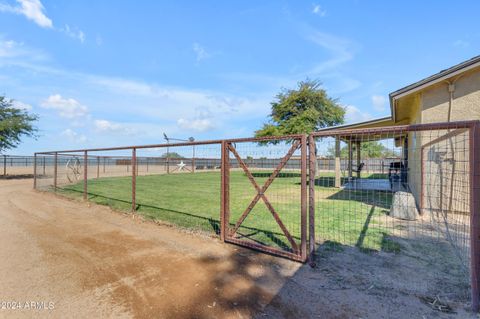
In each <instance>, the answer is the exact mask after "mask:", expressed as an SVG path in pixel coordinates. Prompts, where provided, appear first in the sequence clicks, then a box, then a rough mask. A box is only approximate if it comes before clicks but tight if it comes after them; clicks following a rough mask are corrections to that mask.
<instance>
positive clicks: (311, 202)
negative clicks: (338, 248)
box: [308, 135, 317, 267]
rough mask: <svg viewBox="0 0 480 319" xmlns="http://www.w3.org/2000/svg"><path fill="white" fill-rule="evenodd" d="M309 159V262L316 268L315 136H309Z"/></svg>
mask: <svg viewBox="0 0 480 319" xmlns="http://www.w3.org/2000/svg"><path fill="white" fill-rule="evenodd" d="M308 149H309V151H308V159H309V172H308V177H309V180H308V200H309V202H308V217H309V222H308V227H309V230H308V234H309V238H308V243H309V252H308V260H309V264H310V266H312V267H315V175H316V172H315V171H316V167H317V165H316V161H317V157H316V145H315V137H314V136H313V135H309V136H308Z"/></svg>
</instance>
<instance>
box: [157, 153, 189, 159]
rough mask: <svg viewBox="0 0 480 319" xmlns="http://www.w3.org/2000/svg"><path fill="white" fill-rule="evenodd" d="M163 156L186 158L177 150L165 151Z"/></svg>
mask: <svg viewBox="0 0 480 319" xmlns="http://www.w3.org/2000/svg"><path fill="white" fill-rule="evenodd" d="M161 157H162V158H185V157H183V156H182V155H180V154H178V153H176V152H168V153H163V154H162V156H161Z"/></svg>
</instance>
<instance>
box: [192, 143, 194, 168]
mask: <svg viewBox="0 0 480 319" xmlns="http://www.w3.org/2000/svg"><path fill="white" fill-rule="evenodd" d="M192 173H195V145H193V156H192Z"/></svg>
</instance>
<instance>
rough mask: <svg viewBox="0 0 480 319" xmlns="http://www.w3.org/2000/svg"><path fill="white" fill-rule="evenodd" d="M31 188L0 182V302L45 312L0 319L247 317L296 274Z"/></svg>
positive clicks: (1, 313)
mask: <svg viewBox="0 0 480 319" xmlns="http://www.w3.org/2000/svg"><path fill="white" fill-rule="evenodd" d="M31 186H32V182H31V180H8V181H0V218H1V223H0V242H1V243H2V244H1V245H2V249H1V250H0V283H1V290H0V298H1V301H4V302H10V301H12V302H19V303H21V304H23V303H25V302H30V301H35V302H42V301H43V302H45V305H50V306H51V304H48V302H51V303H53V308H54V309H53V310H52V309H47V310H32V309H22V310H19V309H15V310H12V309H2V310H0V316H7V317H8V316H13V317H19V316H20V317H21V316H24V317H34V316H37V315H42V316H48V317H58V318H66V317H70V318H71V317H78V318H82V317H83V318H85V317H90V318H94V317H117V318H118V317H126V318H131V317H135V318H152V317H154V318H174V317H175V318H212V317H217V318H229V317H230V318H242V317H250V316H252V315H253V314H254V313H256V312H257V311H258V310H259V309H261V308H262V307H264V306H265V305H266V304H268V303H269V302H270V301H271V299H272V296H274V294H275V290H278V289H279V288H280V287H281V284H282V280H281V278H282V277H283V275H288V270H287V269H290V271H294V270H295V268H297V267H298V265H297V264H296V263H291V262H286V261H282V260H279V262H280V263H282V264H283V265H282V266H281V267H280V266H279V267H271V266H268V267H266V264H267V263H268V264H270V263H271V262H273V263H274V264H275V263H278V261H275V258H272V257H268V256H261V255H257V254H254V253H252V252H249V251H247V250H243V249H238V248H237V247H235V246H230V245H224V244H222V243H220V242H218V241H217V240H214V239H211V238H202V237H200V236H198V235H192V234H187V233H184V232H179V231H177V230H175V229H173V228H169V227H166V226H158V225H154V224H151V223H149V222H142V221H141V220H140V219H132V217H131V216H127V215H121V214H119V213H115V212H112V211H110V209H108V208H106V207H99V206H92V207H89V205H88V204H86V203H79V202H74V201H69V200H65V199H61V198H57V197H55V196H54V195H52V194H44V193H39V192H35V191H33V190H31ZM289 265H290V266H289ZM279 270H282V271H283V272H285V273H284V274H279V273H278V272H279ZM286 270H287V271H286ZM257 279H258V280H257ZM259 279H261V280H259ZM262 281H263V283H265V284H262ZM267 283H268V285H267ZM10 306H11V305H10ZM5 307H7V305H5ZM5 307H4V308H5ZM22 308H25V305H22ZM30 308H32V307H30ZM47 308H48V307H47Z"/></svg>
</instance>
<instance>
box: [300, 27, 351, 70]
mask: <svg viewBox="0 0 480 319" xmlns="http://www.w3.org/2000/svg"><path fill="white" fill-rule="evenodd" d="M308 39H309V40H310V41H312V42H313V43H315V44H317V45H319V46H320V47H322V48H324V49H326V50H327V51H329V52H330V56H331V57H330V58H329V59H327V60H326V61H324V62H321V63H319V64H317V65H315V66H314V67H313V68H312V69H311V70H310V71H309V73H313V74H321V73H323V72H325V71H326V70H332V69H336V68H338V67H339V66H340V65H342V64H344V63H346V62H348V61H350V60H352V59H353V51H354V48H353V44H352V43H351V42H350V41H348V40H346V39H343V38H340V37H337V36H333V35H331V34H328V33H324V32H320V31H317V30H314V31H312V32H311V34H310V36H308Z"/></svg>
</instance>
